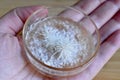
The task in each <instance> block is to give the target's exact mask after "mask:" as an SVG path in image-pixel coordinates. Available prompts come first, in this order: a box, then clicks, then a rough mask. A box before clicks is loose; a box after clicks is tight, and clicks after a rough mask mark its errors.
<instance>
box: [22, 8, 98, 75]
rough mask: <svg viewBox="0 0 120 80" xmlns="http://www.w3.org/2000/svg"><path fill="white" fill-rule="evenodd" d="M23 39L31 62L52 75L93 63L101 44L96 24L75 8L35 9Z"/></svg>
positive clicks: (40, 70) (43, 72)
mask: <svg viewBox="0 0 120 80" xmlns="http://www.w3.org/2000/svg"><path fill="white" fill-rule="evenodd" d="M65 13H67V15H65ZM73 14H74V15H73ZM77 15H81V16H77ZM72 17H74V19H73V18H72ZM78 17H81V19H80V20H79V21H78ZM22 38H23V44H24V49H25V51H26V55H27V58H28V60H29V62H30V63H31V64H32V65H33V66H34V67H35V68H36V69H37V70H38V71H39V72H40V73H42V74H44V75H46V76H49V77H53V76H58V77H66V76H72V75H76V74H78V73H80V72H82V71H83V70H85V69H86V68H87V67H88V66H89V65H90V64H91V63H92V61H93V60H94V58H95V56H96V54H97V51H98V49H99V46H100V41H99V40H100V36H99V31H98V29H97V27H96V25H95V23H94V22H93V21H92V19H91V18H90V17H89V16H87V15H86V14H85V13H84V12H83V11H82V10H77V9H75V8H72V7H44V8H42V9H39V10H37V11H35V12H34V13H33V14H32V15H31V16H30V17H29V18H28V19H27V21H26V22H25V25H24V28H23V31H22Z"/></svg>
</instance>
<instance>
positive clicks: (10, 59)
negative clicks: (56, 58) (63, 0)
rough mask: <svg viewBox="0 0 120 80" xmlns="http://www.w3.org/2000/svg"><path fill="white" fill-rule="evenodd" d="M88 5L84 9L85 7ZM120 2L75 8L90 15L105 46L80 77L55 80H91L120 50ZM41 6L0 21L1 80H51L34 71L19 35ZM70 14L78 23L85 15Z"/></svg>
mask: <svg viewBox="0 0 120 80" xmlns="http://www.w3.org/2000/svg"><path fill="white" fill-rule="evenodd" d="M83 4H84V5H83ZM119 5H120V0H108V1H105V0H81V1H80V2H78V3H77V4H75V5H74V6H73V7H74V8H77V9H79V8H81V9H82V10H83V11H84V12H85V13H86V14H88V15H89V16H90V17H91V18H92V19H93V21H94V22H95V24H96V25H97V27H98V28H99V31H100V35H101V44H100V49H99V52H98V53H97V57H96V58H95V59H94V61H93V63H92V64H91V65H90V66H89V67H88V68H87V69H85V70H84V71H83V72H81V73H79V74H78V75H76V76H72V77H66V78H53V79H51V80H54V79H55V80H91V79H93V78H94V77H95V76H96V75H97V73H98V72H99V71H100V70H101V69H102V67H103V66H104V65H105V64H106V63H107V62H108V60H109V59H110V58H111V57H112V56H113V54H114V53H115V52H116V51H117V50H118V49H119V48H120V10H119V8H120V6H119ZM40 8H42V7H41V6H31V7H21V8H16V9H13V10H11V11H10V12H8V13H7V14H6V15H4V16H3V17H1V18H0V79H1V80H50V78H48V77H44V76H43V75H41V74H40V73H39V72H38V71H37V70H36V69H34V68H33V67H32V66H31V65H30V63H29V62H28V60H27V59H26V57H25V53H24V50H23V47H22V43H21V41H22V38H21V37H20V36H18V35H17V33H18V32H19V31H20V30H21V29H22V27H23V25H24V23H25V21H26V19H27V18H28V16H30V14H32V13H33V12H34V11H35V10H37V9H40ZM68 14H69V10H68V11H65V12H64V13H62V14H61V15H63V16H68V17H71V18H72V19H75V20H77V21H80V20H81V19H82V17H83V16H82V15H76V16H69V15H68ZM72 15H74V13H72Z"/></svg>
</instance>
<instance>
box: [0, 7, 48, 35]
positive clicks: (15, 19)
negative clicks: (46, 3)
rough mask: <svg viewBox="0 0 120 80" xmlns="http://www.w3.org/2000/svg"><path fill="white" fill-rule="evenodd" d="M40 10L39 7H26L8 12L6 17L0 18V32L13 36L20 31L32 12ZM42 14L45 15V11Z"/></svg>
mask: <svg viewBox="0 0 120 80" xmlns="http://www.w3.org/2000/svg"><path fill="white" fill-rule="evenodd" d="M41 8H42V7H41V6H27V7H19V8H15V9H13V10H11V11H9V12H8V13H7V14H6V15H4V16H2V17H1V18H0V32H1V33H9V34H12V35H15V34H16V33H18V32H19V31H20V30H21V29H22V27H23V25H24V23H25V21H26V19H27V18H28V17H29V16H30V15H31V14H32V13H33V12H34V11H36V10H38V9H41ZM44 14H47V11H46V10H45V12H44Z"/></svg>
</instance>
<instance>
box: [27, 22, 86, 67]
mask: <svg viewBox="0 0 120 80" xmlns="http://www.w3.org/2000/svg"><path fill="white" fill-rule="evenodd" d="M69 24H70V23H69V22H66V23H64V25H63V26H67V27H68V30H67V31H65V30H64V29H63V30H59V29H57V28H55V27H52V26H51V25H50V23H49V25H46V24H44V26H42V27H41V26H38V23H35V24H34V26H37V27H39V29H37V31H36V32H35V34H34V35H33V36H32V38H30V37H27V38H28V39H31V41H30V42H29V45H30V46H29V49H30V50H31V52H32V53H33V55H35V56H36V57H37V58H39V60H41V61H42V62H43V63H44V64H47V65H49V66H52V67H57V68H63V67H65V66H74V65H76V64H77V63H79V62H80V60H81V59H80V58H79V57H80V56H83V57H84V56H85V55H86V54H85V53H84V52H82V51H83V50H84V51H85V50H87V48H86V46H87V44H85V43H86V42H84V41H83V42H82V43H80V42H78V41H77V40H76V38H75V36H76V35H77V34H78V32H79V31H80V30H77V29H76V30H73V28H72V27H71V26H69ZM69 27H70V28H69ZM30 34H31V31H30V32H28V34H27V35H30ZM39 35H42V36H44V39H39V38H37V37H36V36H39ZM79 35H81V34H80V32H79ZM27 38H26V39H27Z"/></svg>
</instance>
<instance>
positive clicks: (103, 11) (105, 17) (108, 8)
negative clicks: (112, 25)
mask: <svg viewBox="0 0 120 80" xmlns="http://www.w3.org/2000/svg"><path fill="white" fill-rule="evenodd" d="M116 1H118V2H119V3H116ZM119 5H120V0H111V1H110V0H109V1H106V2H104V3H103V4H102V5H101V6H100V7H99V8H97V9H96V10H95V11H94V12H93V13H91V14H90V18H91V19H92V20H93V22H94V23H95V24H96V26H97V28H98V29H99V28H101V27H102V26H103V25H104V24H105V23H106V22H108V21H109V19H111V18H112V17H113V16H114V15H115V14H116V12H117V11H118V10H119ZM80 22H81V23H82V24H83V26H84V27H85V28H86V29H87V30H88V31H89V32H91V33H93V32H94V31H95V28H94V24H93V22H91V21H90V20H89V19H88V17H85V18H84V19H82V20H81V21H80Z"/></svg>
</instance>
